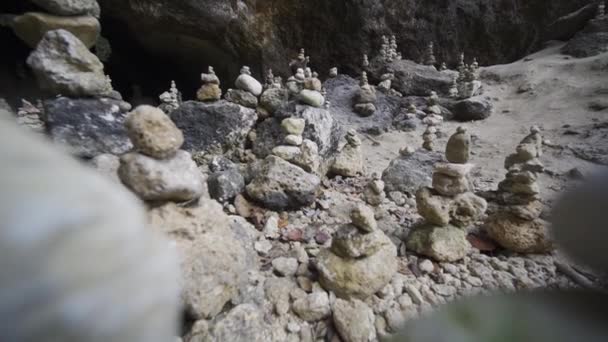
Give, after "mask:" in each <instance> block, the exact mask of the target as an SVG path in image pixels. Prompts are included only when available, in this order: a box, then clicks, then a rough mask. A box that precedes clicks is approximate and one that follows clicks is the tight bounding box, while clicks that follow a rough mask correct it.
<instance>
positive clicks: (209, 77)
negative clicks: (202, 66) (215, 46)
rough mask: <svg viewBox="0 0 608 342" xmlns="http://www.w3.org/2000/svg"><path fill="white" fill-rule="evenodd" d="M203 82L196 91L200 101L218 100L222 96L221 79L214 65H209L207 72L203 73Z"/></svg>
mask: <svg viewBox="0 0 608 342" xmlns="http://www.w3.org/2000/svg"><path fill="white" fill-rule="evenodd" d="M201 82H202V83H203V85H201V87H200V89H199V90H198V91H197V92H196V98H197V99H198V100H199V101H217V100H219V99H221V98H222V89H221V88H220V79H219V78H218V77H217V75H216V74H215V71H214V70H213V67H212V66H210V67H209V69H208V72H207V73H206V74H205V73H202V74H201Z"/></svg>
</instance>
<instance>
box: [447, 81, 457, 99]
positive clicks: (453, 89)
mask: <svg viewBox="0 0 608 342" xmlns="http://www.w3.org/2000/svg"><path fill="white" fill-rule="evenodd" d="M448 95H449V96H450V98H452V99H456V98H458V76H454V77H453V78H452V86H451V87H450V90H449V94H448Z"/></svg>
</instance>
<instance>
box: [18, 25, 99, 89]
mask: <svg viewBox="0 0 608 342" xmlns="http://www.w3.org/2000/svg"><path fill="white" fill-rule="evenodd" d="M27 64H28V65H29V66H30V68H32V70H33V71H34V74H35V75H36V78H37V80H38V83H39V84H40V86H41V87H42V88H43V89H45V90H48V91H49V92H51V93H53V94H61V95H67V96H91V95H101V94H104V93H106V92H107V91H108V85H107V80H106V78H105V75H104V72H103V64H102V63H101V62H100V61H99V59H98V58H97V56H95V55H94V54H92V53H91V52H90V51H89V49H88V48H87V47H86V46H85V45H84V44H83V43H82V42H81V41H80V40H79V39H78V38H76V37H75V36H74V35H73V34H71V33H70V32H68V31H66V30H62V29H60V30H55V31H49V32H47V33H46V34H45V35H44V37H43V38H42V40H41V41H40V43H39V44H38V46H37V47H36V50H34V51H33V52H32V54H30V56H29V57H28V59H27Z"/></svg>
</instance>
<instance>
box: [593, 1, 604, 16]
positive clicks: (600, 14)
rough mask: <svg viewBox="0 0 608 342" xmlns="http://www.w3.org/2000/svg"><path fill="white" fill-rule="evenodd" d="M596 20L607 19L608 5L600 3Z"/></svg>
mask: <svg viewBox="0 0 608 342" xmlns="http://www.w3.org/2000/svg"><path fill="white" fill-rule="evenodd" d="M595 19H596V20H604V19H606V3H605V2H600V4H599V5H598V6H597V14H596V16H595Z"/></svg>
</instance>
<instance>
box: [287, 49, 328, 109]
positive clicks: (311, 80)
mask: <svg viewBox="0 0 608 342" xmlns="http://www.w3.org/2000/svg"><path fill="white" fill-rule="evenodd" d="M309 62H310V56H306V53H305V50H304V49H301V50H300V53H299V54H298V57H297V59H296V60H294V61H292V62H291V63H290V65H289V66H290V68H291V70H292V72H294V75H292V76H291V77H289V78H288V79H287V82H286V83H285V86H286V87H287V89H288V90H289V93H290V95H291V96H294V97H296V98H297V99H298V101H299V102H301V103H303V104H306V105H309V106H312V107H317V108H321V107H323V106H324V104H325V96H324V93H325V91H324V89H323V83H322V82H321V80H319V74H318V73H317V72H313V71H312V69H311V68H310V67H308V63H309Z"/></svg>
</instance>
